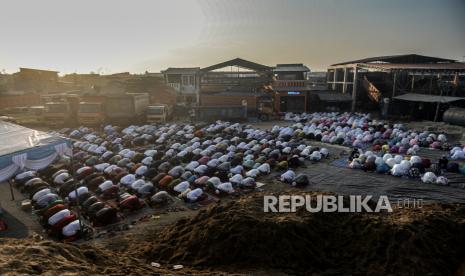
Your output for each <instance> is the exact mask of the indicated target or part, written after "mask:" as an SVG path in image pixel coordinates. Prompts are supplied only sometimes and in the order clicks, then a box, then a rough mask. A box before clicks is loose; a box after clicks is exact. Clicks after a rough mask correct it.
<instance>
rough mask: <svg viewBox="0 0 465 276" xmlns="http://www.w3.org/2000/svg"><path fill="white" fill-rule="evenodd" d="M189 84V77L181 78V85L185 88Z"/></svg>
mask: <svg viewBox="0 0 465 276" xmlns="http://www.w3.org/2000/svg"><path fill="white" fill-rule="evenodd" d="M188 83H189V76H182V85H184V86H186V85H188Z"/></svg>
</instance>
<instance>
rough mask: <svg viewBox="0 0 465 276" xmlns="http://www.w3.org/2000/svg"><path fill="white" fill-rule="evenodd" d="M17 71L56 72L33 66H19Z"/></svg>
mask: <svg viewBox="0 0 465 276" xmlns="http://www.w3.org/2000/svg"><path fill="white" fill-rule="evenodd" d="M19 71H20V72H21V71H35V72H48V73H58V71H52V70H42V69H33V68H24V67H20V68H19Z"/></svg>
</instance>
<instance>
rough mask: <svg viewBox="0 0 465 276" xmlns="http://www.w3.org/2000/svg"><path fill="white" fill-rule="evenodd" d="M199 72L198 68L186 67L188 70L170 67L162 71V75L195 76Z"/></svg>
mask: <svg viewBox="0 0 465 276" xmlns="http://www.w3.org/2000/svg"><path fill="white" fill-rule="evenodd" d="M199 71H200V67H188V68H175V67H170V68H168V69H166V70H164V71H161V72H162V73H163V74H195V73H197V72H199Z"/></svg>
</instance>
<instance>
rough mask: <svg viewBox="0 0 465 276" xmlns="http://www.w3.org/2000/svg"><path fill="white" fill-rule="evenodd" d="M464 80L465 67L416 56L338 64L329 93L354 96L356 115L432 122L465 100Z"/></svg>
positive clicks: (329, 75)
mask: <svg viewBox="0 0 465 276" xmlns="http://www.w3.org/2000/svg"><path fill="white" fill-rule="evenodd" d="M464 79H465V63H461V62H457V61H455V60H451V59H444V58H437V57H429V56H422V55H416V54H408V55H394V56H381V57H371V58H365V59H359V60H352V61H346V62H341V63H336V64H333V65H331V66H330V67H329V68H328V72H327V84H328V90H330V91H336V92H339V93H342V94H349V95H351V98H352V104H351V110H352V111H355V110H360V109H362V110H363V109H365V110H376V109H379V110H380V111H381V113H382V114H384V115H387V113H389V114H391V115H399V116H400V115H405V116H407V115H408V116H414V117H417V118H418V119H430V120H433V119H434V120H438V119H440V117H441V113H442V112H443V111H444V110H445V109H447V108H448V107H449V106H450V105H451V104H455V103H457V104H459V105H460V101H462V100H463V99H465V89H464V86H463V81H464ZM425 95H428V97H426V96H425ZM407 111H408V112H410V113H411V114H410V113H409V114H407V113H408V112H407Z"/></svg>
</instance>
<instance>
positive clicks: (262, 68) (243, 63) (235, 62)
mask: <svg viewBox="0 0 465 276" xmlns="http://www.w3.org/2000/svg"><path fill="white" fill-rule="evenodd" d="M227 66H238V67H242V68H246V69H249V70H253V71H257V72H266V71H271V70H272V67H269V66H266V65H263V64H259V63H255V62H252V61H248V60H245V59H241V58H235V59H231V60H228V61H225V62H221V63H218V64H215V65H212V66H208V67H205V68H202V69H200V71H201V72H203V73H206V72H209V71H213V70H216V69H221V68H224V67H227Z"/></svg>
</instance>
